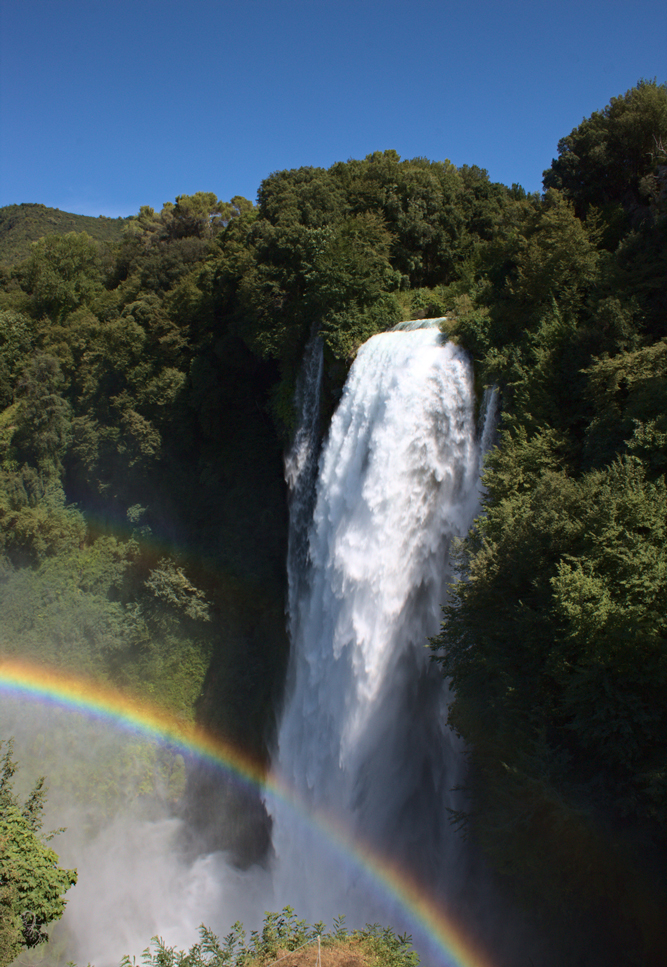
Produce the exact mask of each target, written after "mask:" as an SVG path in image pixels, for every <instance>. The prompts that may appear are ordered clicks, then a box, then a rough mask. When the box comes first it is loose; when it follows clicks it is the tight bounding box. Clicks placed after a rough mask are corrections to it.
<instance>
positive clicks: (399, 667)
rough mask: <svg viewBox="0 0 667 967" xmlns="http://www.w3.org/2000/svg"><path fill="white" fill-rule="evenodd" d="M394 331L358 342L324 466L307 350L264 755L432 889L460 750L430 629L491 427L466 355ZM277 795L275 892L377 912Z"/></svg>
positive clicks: (318, 807) (355, 917)
mask: <svg viewBox="0 0 667 967" xmlns="http://www.w3.org/2000/svg"><path fill="white" fill-rule="evenodd" d="M402 328H403V329H404V330H406V331H402V332H396V331H394V332H387V333H383V334H381V335H377V336H374V337H373V338H372V339H370V340H369V341H368V342H367V343H366V344H365V345H364V346H363V347H362V348H361V349H360V350H359V353H358V355H357V358H356V360H355V362H354V365H353V366H352V369H351V371H350V374H349V378H348V381H347V384H346V386H345V389H344V391H343V396H342V398H341V401H340V404H339V406H338V409H337V411H336V413H335V415H334V417H333V420H332V423H331V427H330V430H329V433H328V437H327V439H326V441H325V444H324V447H323V450H322V453H321V456H320V457H319V473H318V475H317V479H316V480H315V472H314V468H315V463H316V459H317V450H316V447H317V432H316V420H317V418H316V416H315V415H314V414H315V412H316V411H315V407H316V401H317V399H318V397H319V384H318V380H319V379H320V377H321V363H320V364H315V362H314V360H315V359H316V358H318V357H317V351H316V350H315V349H314V348H313V349H311V351H310V356H309V357H307V369H306V377H305V383H304V385H303V386H302V388H301V399H302V402H303V404H304V408H303V410H302V417H301V425H300V428H299V430H298V432H297V435H296V440H295V448H294V449H293V451H292V454H291V456H290V458H288V463H287V477H288V484H289V486H290V488H291V494H292V498H291V524H290V526H291V535H290V555H289V561H288V568H289V587H290V600H289V608H290V615H289V626H290V632H291V637H292V654H291V659H290V672H289V681H288V691H287V696H286V702H285V707H284V710H283V714H282V719H281V723H280V728H279V735H278V742H277V750H276V754H275V757H274V770H276V771H277V772H278V773H279V774H280V775H281V776H282V778H283V780H284V781H285V782H286V783H287V784H288V785H289V786H290V787H291V788H293V789H296V790H297V791H298V792H299V794H300V795H301V796H302V797H303V798H304V799H305V800H306V802H307V803H308V805H309V807H310V808H312V809H313V810H315V811H319V812H320V813H325V814H326V815H328V816H330V817H332V818H333V819H334V820H335V822H336V823H337V824H339V825H341V826H342V827H343V828H345V830H346V832H347V834H348V835H349V836H350V837H352V838H358V839H360V840H362V841H363V842H364V843H367V844H369V845H370V846H371V847H372V848H374V849H375V850H377V851H379V852H381V853H384V854H386V855H390V856H391V857H392V859H393V860H394V861H396V862H398V863H400V864H402V865H404V866H405V867H406V868H408V869H410V870H411V871H412V872H413V873H414V874H415V875H417V876H418V877H419V878H420V879H421V880H422V881H423V882H424V883H425V884H426V885H428V886H429V887H430V888H432V889H434V890H438V891H439V890H442V889H446V888H447V884H448V883H451V882H452V877H453V875H454V872H453V871H454V870H455V868H456V865H457V851H458V850H459V849H460V845H459V841H458V837H456V835H455V834H454V833H453V832H452V830H451V826H450V824H449V822H448V813H447V808H448V807H450V808H452V807H456V806H457V805H460V802H457V800H456V796H457V795H458V794H457V793H455V792H452V789H453V787H455V786H456V785H457V782H458V779H459V778H460V776H459V773H460V769H461V753H460V749H459V747H458V743H457V740H456V738H455V737H454V736H453V735H452V733H451V732H450V731H449V729H448V727H447V725H446V703H447V695H446V689H445V688H444V685H443V682H442V679H441V678H440V676H439V674H438V672H437V670H436V669H435V667H434V666H433V664H432V663H431V662H430V661H429V653H428V651H427V648H426V642H427V638H428V637H429V636H430V635H433V634H435V633H436V631H437V629H438V627H439V621H440V608H441V605H442V604H443V602H444V600H445V598H446V593H447V591H446V589H447V583H448V581H449V580H451V572H450V570H449V568H448V562H447V556H448V548H449V544H450V542H451V540H452V538H454V537H461V536H463V535H464V534H465V533H466V532H467V530H468V528H469V526H470V524H471V522H472V519H473V517H474V514H475V512H476V510H477V509H478V506H479V484H478V479H479V471H480V460H481V456H480V455H481V449H482V445H484V444H488V426H487V428H486V431H485V432H478V431H477V428H476V426H475V416H474V411H475V406H474V391H473V377H472V367H471V363H470V361H469V359H468V357H467V356H466V354H465V353H464V352H462V351H461V350H460V349H458V348H457V347H456V346H454V345H453V344H452V343H448V342H446V341H445V339H444V337H443V336H442V335H441V334H440V332H439V330H438V328H437V327H431V328H420V329H414V330H413V329H411V327H405V326H403V327H402ZM489 409H490V408H489ZM492 419H493V416H492V414H489V417H488V418H487V424H488V423H489V422H490V421H491V420H492ZM309 468H310V469H309ZM309 493H310V494H311V495H312V496H311V497H310V498H309V497H308V494H309ZM269 808H270V809H271V811H272V813H273V817H274V831H273V839H274V849H275V852H276V865H275V872H274V889H275V892H276V896H283V897H289V898H290V901H289V902H290V903H293V904H294V905H295V907H296V908H297V909H298V910H299V911H300V913H301V914H302V915H304V916H306V917H310V918H316V919H320V918H324V919H326V918H327V917H329V918H330V917H331V916H333V915H339V914H341V913H345V914H346V915H347V916H348V920H349V921H352V922H353V925H356V921H359V920H360V921H361V923H363V922H365V921H366V920H368V919H369V916H371V917H372V916H373V914H374V912H375V911H374V910H373V909H369V901H368V895H367V893H368V891H367V890H366V888H365V887H364V885H363V884H361V883H357V882H349V881H346V880H345V877H342V876H341V873H340V870H338V871H334V870H333V869H332V868H331V865H330V864H331V862H333V859H332V858H331V857H327V856H326V855H325V854H324V853H323V852H322V844H321V843H318V842H317V841H316V836H315V834H314V832H313V830H312V829H304V828H303V827H304V824H295V823H294V822H293V820H291V819H290V817H289V816H287V815H286V814H285V813H284V811H283V810H281V807H280V804H279V803H272V802H270V801H269ZM306 825H307V824H306ZM329 922H330V921H329Z"/></svg>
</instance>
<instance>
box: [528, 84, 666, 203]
mask: <svg viewBox="0 0 667 967" xmlns="http://www.w3.org/2000/svg"><path fill="white" fill-rule="evenodd" d="M666 142H667V85H665V84H658V83H657V82H656V81H655V80H653V81H646V80H642V81H639V83H638V84H637V86H636V87H633V88H631V89H630V90H629V91H626V93H625V94H622V95H621V96H620V97H613V98H612V99H611V101H610V102H609V104H608V105H607V106H606V107H605V108H603V110H602V111H594V112H593V114H591V116H590V118H584V120H583V121H582V122H581V124H580V125H579V126H578V127H576V128H574V130H573V131H571V132H570V134H568V135H567V137H565V138H561V140H560V141H559V142H558V158H557V159H554V161H552V162H551V168H550V169H549V170H547V171H545V172H544V187H545V189H546V188H557V189H558V190H560V191H562V192H563V194H564V195H565V196H566V197H567V198H569V199H570V200H571V201H573V202H574V204H575V207H576V210H577V214H578V215H585V214H586V213H587V211H588V209H589V208H590V207H591V206H595V207H597V208H607V209H608V214H609V215H611V211H610V206H614V205H615V206H619V205H620V206H622V208H623V209H625V211H626V213H628V214H630V215H631V216H633V220H635V221H636V220H638V219H639V220H641V218H643V217H644V216H645V215H646V214H647V212H648V205H647V195H648V190H647V188H648V186H647V183H646V180H645V179H646V178H647V177H648V176H650V175H651V172H652V171H653V170H654V169H655V168H656V166H657V165H658V163H659V162H660V160H661V159H662V164H664V157H665V147H664V145H665V143H666Z"/></svg>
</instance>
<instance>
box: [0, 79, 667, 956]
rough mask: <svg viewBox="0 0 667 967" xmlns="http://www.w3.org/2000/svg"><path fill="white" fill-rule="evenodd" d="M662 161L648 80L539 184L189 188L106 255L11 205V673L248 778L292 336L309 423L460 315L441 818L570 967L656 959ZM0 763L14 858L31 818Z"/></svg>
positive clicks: (196, 789)
mask: <svg viewBox="0 0 667 967" xmlns="http://www.w3.org/2000/svg"><path fill="white" fill-rule="evenodd" d="M666 146H667V86H666V85H665V84H658V83H657V82H656V81H640V82H639V83H638V84H637V86H636V87H634V88H632V89H631V90H629V91H627V92H626V93H625V94H622V95H619V96H618V97H614V98H612V100H611V101H610V103H609V104H608V105H607V106H606V107H604V108H601V109H600V110H599V111H596V112H595V113H594V114H592V115H591V116H590V117H589V118H586V119H584V120H582V122H581V124H580V125H579V126H578V127H576V128H575V129H574V130H573V131H572V132H571V133H570V134H569V135H567V136H565V137H563V138H562V140H561V141H560V142H559V143H558V146H557V157H556V158H555V159H554V161H553V162H552V164H551V167H550V168H549V169H548V170H547V171H545V172H544V181H543V184H544V192H543V193H542V194H533V195H530V194H526V192H525V191H524V190H523V189H522V188H521V187H520V186H519V185H512V186H511V187H507V186H504V185H501V184H496V183H493V182H491V181H490V180H489V178H488V175H487V173H486V172H485V171H484V170H482V169H480V168H477V167H475V166H470V167H468V166H462V167H458V168H457V167H455V166H454V165H453V164H451V163H450V162H449V161H447V160H445V161H429V160H427V159H425V158H413V159H409V160H401V158H400V157H399V156H398V154H397V153H396V152H395V151H391V150H387V151H382V152H379V151H378V152H375V153H373V154H370V155H368V156H367V157H366V158H364V159H363V160H349V161H346V162H339V163H337V164H334V165H333V166H332V167H331V168H329V169H322V168H312V167H303V168H299V169H295V170H290V171H278V172H274V173H272V174H270V175H269V176H268V177H267V178H266V179H265V180H264V181H263V182H262V184H261V185H260V188H259V191H258V194H257V199H256V203H255V202H252V201H250V200H248V199H246V198H243V197H240V196H236V197H234V198H232V199H231V200H229V201H222V200H219V199H218V198H217V197H216V195H215V194H213V193H210V192H198V193H196V194H194V195H191V196H188V195H180V196H178V197H177V198H176V199H175V201H174V202H166V203H165V204H164V206H163V208H162V210H161V211H159V212H156V211H154V210H153V209H152V208H149V207H143V208H141V209H140V211H139V212H138V213H137V215H135V216H133V217H131V218H129V219H124V220H104V221H105V222H106V221H108V222H110V223H111V224H110V226H102V227H105V230H106V228H108V229H109V232H110V234H109V235H107V236H105V237H102V236H98V237H94V235H93V234H92V226H88V227H86V229H85V230H84V231H78V230H70V227H69V225H68V224H60V223H59V224H58V226H57V227H56V229H55V230H54V229H53V224H51V226H50V225H49V219H50V218H53V217H55V216H53V213H52V210H50V209H44V210H43V212H41V217H40V211H39V210H38V209H40V210H41V208H42V207H43V206H36V205H21V206H12V210H11V212H9V211H8V210H7V209H4V210H2V212H0V215H3V220H2V221H0V228H1V229H2V232H3V239H2V243H3V248H2V250H1V251H2V252H3V258H4V260H5V261H4V262H3V264H2V266H0V658H2V659H6V658H14V659H16V658H20V659H24V660H30V661H33V662H36V663H41V664H45V665H49V666H52V667H55V668H57V669H64V670H66V669H71V670H73V671H76V672H77V673H79V674H85V675H88V676H90V677H93V678H95V679H97V680H99V681H101V682H104V683H107V684H110V685H113V686H115V687H117V688H118V689H121V690H124V691H126V692H127V693H129V694H133V695H136V696H139V697H141V696H144V697H145V698H147V699H150V701H151V702H152V703H154V704H157V705H158V706H159V707H161V708H163V709H165V710H169V711H171V712H174V713H175V714H178V715H181V716H183V717H184V718H185V719H186V720H196V721H197V722H199V723H201V724H202V725H204V726H205V727H206V728H207V729H209V730H211V731H212V732H214V733H217V734H219V735H221V736H224V737H225V738H226V739H229V740H230V741H233V742H234V743H235V744H236V745H238V746H239V747H241V748H243V749H245V750H247V752H248V753H249V754H252V755H254V756H257V757H259V758H263V759H264V760H266V757H267V754H268V753H267V750H268V749H269V747H270V743H271V738H272V735H273V731H274V728H275V717H276V713H277V709H279V706H280V697H281V694H282V687H283V683H284V675H285V668H286V660H287V654H288V641H287V635H286V630H285V618H284V606H285V596H286V575H285V559H286V539H287V538H286V534H287V505H286V490H285V483H284V480H283V464H282V458H283V453H284V449H285V447H286V445H287V443H288V441H289V439H290V434H291V432H292V431H293V429H294V423H295V413H294V405H293V400H294V391H295V385H296V378H297V374H298V371H299V365H300V362H301V359H302V356H303V352H304V348H305V345H306V343H307V341H308V339H309V337H310V336H311V334H312V333H315V332H317V333H319V334H320V335H321V337H322V339H323V342H324V347H325V379H324V388H323V399H322V406H323V412H324V415H325V419H326V418H328V417H330V415H331V413H332V412H333V410H334V408H335V406H336V403H337V400H338V398H339V396H340V393H341V389H342V386H343V384H344V381H345V377H346V374H347V372H348V370H349V367H350V364H351V361H352V360H353V358H354V355H355V352H356V350H357V349H358V348H359V346H360V345H361V344H362V343H363V342H364V341H365V340H366V339H368V338H369V337H370V336H371V335H373V334H374V333H377V332H380V331H383V330H386V329H389V328H391V327H392V326H393V325H395V324H396V323H397V322H399V321H401V320H407V319H415V318H426V317H446V323H445V325H446V328H447V332H448V335H449V338H451V339H453V340H455V341H456V342H458V343H459V344H460V345H461V346H462V347H464V348H465V349H466V350H467V351H468V352H469V353H470V354H471V356H472V358H473V360H474V367H475V379H476V383H477V386H478V389H479V395H480V397H481V391H482V389H483V388H484V387H486V386H496V387H497V388H498V391H499V393H500V398H501V419H500V424H499V428H498V437H497V446H496V447H495V448H494V449H493V450H492V452H491V453H490V454H489V456H488V457H487V461H486V465H485V472H484V477H483V481H484V486H485V499H484V508H483V513H482V514H481V516H480V517H479V518H478V519H477V521H476V522H475V525H474V527H473V529H472V530H471V532H470V534H469V535H468V537H467V538H466V539H465V540H463V541H462V542H460V543H459V545H458V546H457V548H456V552H455V554H456V568H457V579H456V581H455V583H454V584H453V586H452V594H451V598H450V600H449V601H448V602H443V604H444V605H445V608H444V612H443V618H444V620H443V624H442V628H441V631H440V634H439V635H438V636H437V637H436V638H434V639H433V640H432V642H431V643H430V644H431V648H432V651H433V658H434V661H436V662H438V663H439V665H440V667H441V670H442V674H443V688H444V687H445V680H446V681H448V682H450V683H451V688H452V702H451V705H450V724H451V726H452V728H453V729H454V730H455V731H456V732H457V733H458V734H459V735H460V736H461V737H462V738H463V740H464V741H465V744H466V749H467V756H468V778H467V789H468V794H469V801H470V808H469V809H467V810H466V811H465V812H462V813H461V814H457V815H455V816H454V817H452V818H453V821H454V822H455V823H456V824H457V826H458V827H459V828H460V830H461V833H462V835H465V836H467V837H469V839H470V840H471V841H472V842H473V843H475V844H476V848H478V849H479V850H480V851H481V852H482V854H483V855H484V856H485V858H486V862H487V863H488V864H489V865H490V867H491V868H492V870H493V872H494V876H495V877H496V879H497V881H498V883H500V884H501V889H502V890H503V891H504V892H505V893H507V894H509V895H511V896H512V897H513V898H514V902H516V904H518V905H519V906H520V907H521V908H523V909H525V910H526V911H527V912H528V915H529V916H530V918H531V919H532V920H533V921H534V922H535V923H536V924H538V925H540V928H541V929H543V930H544V931H545V932H546V933H547V934H548V935H552V936H553V937H559V938H560V940H559V942H560V943H562V944H563V951H564V952H563V963H566V962H567V963H570V964H574V963H582V964H583V963H586V964H594V963H598V962H600V963H607V962H608V960H605V959H604V958H605V956H608V955H609V952H610V951H613V952H614V958H615V959H614V962H615V963H617V964H619V965H620V964H624V965H625V964H627V965H642V964H647V965H648V964H658V963H660V962H662V961H663V958H664V923H665V922H666V920H667V875H666V871H667V581H666V574H667V533H666V530H667V487H666V484H665V471H666V470H667V147H666ZM59 214H61V215H62V214H64V213H59ZM10 215H11V218H10ZM28 217H29V218H30V219H31V225H30V228H28V227H27V225H26V219H27V218H28ZM70 217H72V216H70ZM90 221H92V222H96V221H98V220H96V219H91V220H90ZM76 228H79V225H76ZM12 233H15V235H14V237H12ZM28 236H30V237H31V238H33V239H34V240H33V241H32V243H31V244H30V247H29V250H28V249H27V248H26V247H25V245H24V242H23V241H22V239H25V238H27V237H28ZM22 245H23V248H22V247H21V246H22ZM2 738H3V739H8V738H9V737H8V736H3V737H2ZM12 761H13V760H12V757H11V749H10V751H9V752H7V754H6V755H5V759H4V763H5V773H4V776H5V778H4V780H0V805H1V806H2V810H3V814H2V827H1V829H0V838H1V840H2V841H3V842H4V841H5V840H6V839H7V837H9V842H12V838H13V837H14V838H15V837H16V836H17V835H19V832H17V831H18V830H20V835H28V834H29V833H30V834H31V835H33V834H34V835H33V839H34V836H35V835H37V834H38V833H39V829H40V825H39V821H38V816H39V808H38V806H39V793H37V797H38V798H37V800H32V799H31V800H28V803H27V805H26V806H25V807H21V806H20V804H19V802H18V800H17V799H16V796H15V795H14V793H13V792H12V788H11V777H12V774H13V773H12V768H13V766H12ZM208 783H210V778H209V777H206V776H204V777H198V776H190V777H188V778H187V780H184V781H183V783H182V788H179V789H178V790H177V791H176V792H175V793H174V795H175V796H176V795H178V796H181V797H183V798H184V800H185V801H186V803H188V806H187V807H186V808H187V809H188V811H189V815H190V818H191V820H192V822H194V823H195V824H197V823H199V824H200V826H201V827H202V829H203V830H204V831H205V832H206V834H207V835H210V836H211V837H213V838H215V841H216V843H218V844H222V845H224V847H225V848H227V849H229V850H232V851H233V852H235V855H236V856H237V859H238V862H239V863H242V864H243V863H245V864H247V863H251V862H253V860H254V859H256V858H257V855H258V854H257V851H258V850H259V851H260V852H261V849H262V848H265V847H266V843H265V842H264V847H262V837H261V836H258V835H257V826H258V824H259V826H261V822H262V820H261V817H258V816H256V815H255V814H254V813H253V812H252V810H250V811H249V810H247V809H244V808H242V804H241V806H240V808H239V818H238V822H237V823H236V824H234V827H233V833H232V832H226V831H225V830H220V829H211V828H209V819H208V811H207V809H206V808H205V806H203V805H202V803H205V802H206V797H207V795H210V796H215V795H216V790H215V789H210V788H209V786H208V785H207V784H208ZM31 803H32V804H31ZM21 816H22V817H23V819H22V820H21V819H20V818H19V817H21ZM258 843H259V845H258ZM34 848H36V849H37V848H38V847H37V846H35V847H34ZM43 848H44V849H48V848H47V847H46V846H44V847H43ZM3 855H8V854H7V851H5V853H4V854H3ZM0 869H1V870H2V873H1V879H0V885H1V887H2V894H1V895H0V903H1V904H2V905H3V909H6V910H9V914H8V915H7V916H8V917H9V920H7V919H6V918H5V919H3V923H5V922H7V923H10V925H11V927H12V930H14V934H12V936H11V937H9V939H8V940H7V939H6V938H5V935H4V934H0V944H1V945H2V950H1V952H0V956H1V957H2V959H3V963H5V962H7V963H9V962H10V961H11V959H12V958H11V957H9V960H8V959H7V957H5V950H6V949H7V947H6V944H7V943H9V944H10V946H11V943H13V944H14V945H16V943H18V944H19V947H20V945H21V944H26V945H30V944H31V943H33V942H34V943H36V942H38V940H39V939H41V937H39V938H38V937H37V936H36V935H33V934H30V931H29V929H28V926H24V927H21V926H20V924H24V925H25V924H27V923H28V919H26V916H25V915H26V913H27V912H28V908H26V907H25V902H27V901H25V891H24V890H23V889H22V885H21V883H20V882H19V881H20V877H21V875H22V874H21V869H20V867H17V866H16V864H14V865H12V864H11V863H10V862H7V861H6V860H5V859H3V860H2V866H1V867H0ZM61 872H62V874H63V876H62V877H61V879H60V886H59V889H60V892H62V891H63V890H64V889H66V886H67V882H66V881H68V878H69V881H71V879H72V878H73V877H75V873H74V871H71V870H63V871H61ZM69 881H68V882H69ZM22 903H23V906H21V904H22ZM61 905H62V904H61ZM59 910H60V912H62V910H61V907H60V906H58V903H55V904H54V905H53V908H52V910H51V914H50V916H51V918H54V917H57V916H59V915H60V913H59V912H58V911H59ZM3 917H4V914H3ZM17 917H18V920H16V918H17ZM12 918H14V919H12ZM21 918H23V919H21ZM48 919H49V917H48V916H47V917H46V922H48ZM17 924H19V926H17ZM16 930H19V932H20V931H22V934H21V936H19V938H18V940H17V938H16ZM563 938H566V939H565V940H563ZM568 944H570V945H571V947H570V946H568ZM16 949H18V948H16V946H14V947H11V950H12V951H14V952H15V950H16ZM575 949H576V950H579V951H584V953H583V954H580V956H581V957H582V958H583V959H581V960H577V959H576V957H575V955H574V954H573V950H575ZM591 951H596V952H597V953H591ZM7 956H9V955H7ZM596 956H599V957H600V960H599V961H598V960H596V959H595V958H596Z"/></svg>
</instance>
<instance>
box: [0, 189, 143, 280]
mask: <svg viewBox="0 0 667 967" xmlns="http://www.w3.org/2000/svg"><path fill="white" fill-rule="evenodd" d="M126 221H127V220H126V219H125V218H107V217H106V216H105V215H100V216H99V217H97V218H94V217H93V216H92V215H72V214H71V213H70V212H61V211H60V209H59V208H47V207H46V205H35V204H23V205H6V206H5V207H4V208H0V263H1V264H2V265H7V266H10V265H13V264H14V263H15V262H18V261H19V259H24V258H27V257H28V255H30V246H31V245H32V243H33V242H34V241H35V240H36V239H38V238H42V237H43V236H45V235H55V234H57V235H65V234H66V233H67V232H87V233H88V235H90V236H91V237H92V238H95V239H97V240H98V241H100V242H117V241H120V238H121V235H122V232H123V228H124V227H125V224H126Z"/></svg>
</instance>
